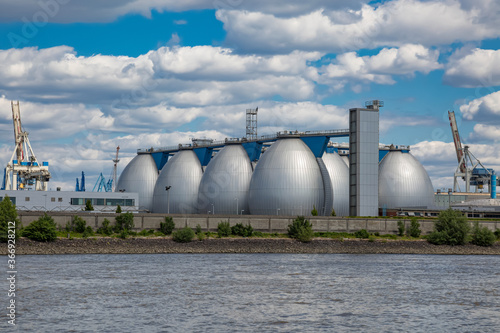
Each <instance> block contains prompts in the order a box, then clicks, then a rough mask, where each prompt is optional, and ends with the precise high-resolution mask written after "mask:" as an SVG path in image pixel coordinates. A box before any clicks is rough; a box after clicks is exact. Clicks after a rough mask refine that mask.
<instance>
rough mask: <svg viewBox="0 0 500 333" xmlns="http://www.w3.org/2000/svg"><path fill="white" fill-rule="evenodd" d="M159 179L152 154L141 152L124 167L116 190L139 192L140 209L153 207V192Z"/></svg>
mask: <svg viewBox="0 0 500 333" xmlns="http://www.w3.org/2000/svg"><path fill="white" fill-rule="evenodd" d="M157 179H158V169H157V167H156V164H155V161H154V159H153V157H152V156H151V155H150V154H139V155H137V156H136V157H134V158H133V159H132V161H130V163H129V164H127V166H126V167H125V169H123V171H122V173H121V175H120V177H119V178H118V182H117V183H116V186H115V191H116V192H118V191H125V192H136V193H138V194H139V209H140V210H142V209H147V210H149V211H151V210H152V209H153V192H154V188H155V184H156V180H157ZM136 205H137V203H136Z"/></svg>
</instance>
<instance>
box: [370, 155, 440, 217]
mask: <svg viewBox="0 0 500 333" xmlns="http://www.w3.org/2000/svg"><path fill="white" fill-rule="evenodd" d="M378 179H379V207H380V208H389V209H392V208H400V207H415V208H416V207H423V208H426V207H429V206H432V205H433V204H434V189H433V187H432V182H431V179H430V178H429V175H428V174H427V171H425V169H424V167H423V166H422V164H420V162H419V161H418V160H417V159H416V158H415V157H413V155H411V154H410V153H403V152H401V151H391V152H389V153H388V154H387V155H386V156H385V157H384V158H383V159H382V161H381V162H380V165H379V172H378Z"/></svg>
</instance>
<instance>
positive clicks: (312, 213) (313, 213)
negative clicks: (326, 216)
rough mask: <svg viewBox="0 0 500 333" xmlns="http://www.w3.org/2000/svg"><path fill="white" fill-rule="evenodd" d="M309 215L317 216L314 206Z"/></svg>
mask: <svg viewBox="0 0 500 333" xmlns="http://www.w3.org/2000/svg"><path fill="white" fill-rule="evenodd" d="M311 215H312V216H318V210H317V209H316V206H315V205H313V209H312V210H311Z"/></svg>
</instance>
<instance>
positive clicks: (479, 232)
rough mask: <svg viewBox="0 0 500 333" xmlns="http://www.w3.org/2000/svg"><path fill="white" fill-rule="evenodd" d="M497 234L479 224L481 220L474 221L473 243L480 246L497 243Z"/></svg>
mask: <svg viewBox="0 0 500 333" xmlns="http://www.w3.org/2000/svg"><path fill="white" fill-rule="evenodd" d="M495 241H496V236H495V234H494V233H493V231H491V230H490V229H488V228H487V227H481V226H479V222H478V221H476V222H475V223H474V227H473V228H472V235H471V241H470V242H471V243H472V244H474V245H478V246H492V245H493V244H495Z"/></svg>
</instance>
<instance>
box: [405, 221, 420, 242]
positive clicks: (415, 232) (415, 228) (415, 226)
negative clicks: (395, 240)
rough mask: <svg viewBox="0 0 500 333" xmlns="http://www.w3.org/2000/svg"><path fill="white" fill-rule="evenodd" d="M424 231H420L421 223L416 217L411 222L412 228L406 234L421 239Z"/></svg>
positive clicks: (407, 229) (408, 228)
mask: <svg viewBox="0 0 500 333" xmlns="http://www.w3.org/2000/svg"><path fill="white" fill-rule="evenodd" d="M421 233H422V231H421V230H420V223H418V220H417V218H416V217H412V218H411V221H410V226H409V227H407V228H406V234H407V235H408V236H410V237H415V238H417V237H420V234H421Z"/></svg>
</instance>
